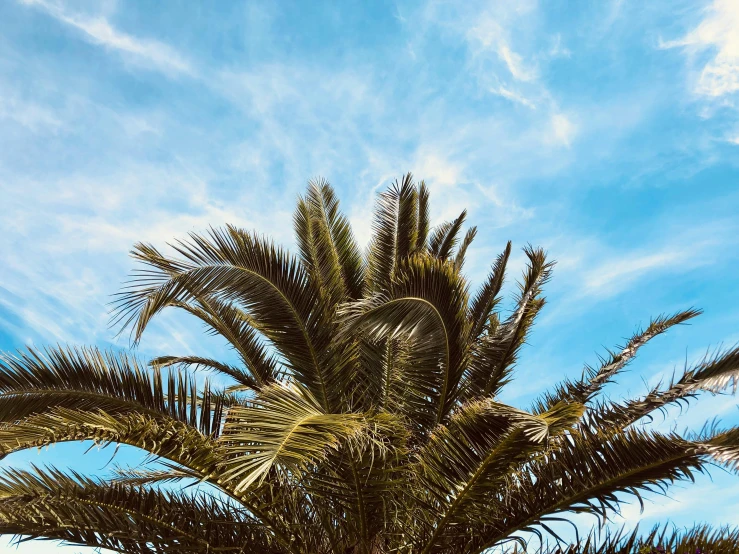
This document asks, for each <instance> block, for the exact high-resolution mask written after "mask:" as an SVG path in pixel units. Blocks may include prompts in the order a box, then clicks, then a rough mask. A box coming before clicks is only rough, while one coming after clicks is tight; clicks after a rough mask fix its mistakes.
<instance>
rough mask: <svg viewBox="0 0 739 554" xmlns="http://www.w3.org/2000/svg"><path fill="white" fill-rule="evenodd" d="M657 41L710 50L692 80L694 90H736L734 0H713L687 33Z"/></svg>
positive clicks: (738, 61)
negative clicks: (706, 58) (694, 78)
mask: <svg viewBox="0 0 739 554" xmlns="http://www.w3.org/2000/svg"><path fill="white" fill-rule="evenodd" d="M659 45H660V47H661V48H685V49H688V50H690V51H692V52H701V51H704V50H710V51H711V55H710V59H709V61H708V62H707V63H705V65H703V68H702V69H700V70H699V75H698V78H697V80H696V82H695V92H696V93H697V94H701V95H705V96H710V97H721V96H725V95H728V94H733V93H735V92H737V91H739V3H737V2H736V1H735V0H714V1H713V3H712V4H711V5H710V6H708V8H707V9H706V10H705V11H704V13H703V19H702V20H701V22H700V23H699V24H698V25H697V26H696V27H695V28H694V29H692V30H691V31H690V32H688V34H686V35H685V36H684V37H682V38H679V39H676V40H668V41H664V40H661V41H660V43H659Z"/></svg>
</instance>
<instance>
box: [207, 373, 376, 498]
mask: <svg viewBox="0 0 739 554" xmlns="http://www.w3.org/2000/svg"><path fill="white" fill-rule="evenodd" d="M367 425H368V424H367V419H366V417H365V416H364V415H363V414H358V413H335V414H334V413H326V412H325V410H324V409H323V408H322V407H321V405H320V404H319V403H318V402H317V401H316V399H315V398H313V397H312V396H310V394H309V393H307V392H306V391H302V390H299V389H298V388H296V387H291V386H283V385H272V386H270V387H266V388H263V389H262V390H261V391H260V392H259V393H258V394H257V396H256V397H255V398H254V400H252V401H251V402H250V405H249V406H244V407H234V408H232V409H231V410H230V411H229V414H228V420H227V421H226V426H225V428H224V431H223V435H222V437H221V443H222V445H223V448H224V451H225V452H226V453H227V454H228V455H229V456H228V458H227V459H226V460H224V462H223V464H222V466H223V472H222V479H224V481H227V482H228V483H230V484H231V486H232V487H233V488H234V490H235V491H236V492H242V491H246V490H247V489H248V488H249V487H250V486H251V485H252V484H254V483H261V482H263V481H264V479H265V478H266V476H267V475H268V474H269V472H270V471H271V470H273V469H275V468H280V469H282V470H287V471H291V472H296V471H302V470H305V469H306V468H307V467H308V466H310V465H311V464H315V463H317V462H318V461H320V460H322V459H324V458H325V457H326V455H327V454H328V452H329V450H332V449H333V450H335V449H337V448H339V446H341V445H342V444H343V443H345V442H346V441H348V440H351V439H358V438H359V437H360V436H361V435H362V434H363V433H364V432H365V431H367V429H368V427H367Z"/></svg>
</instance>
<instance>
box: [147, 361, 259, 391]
mask: <svg viewBox="0 0 739 554" xmlns="http://www.w3.org/2000/svg"><path fill="white" fill-rule="evenodd" d="M150 363H151V365H152V367H158V368H165V367H170V366H181V367H187V368H192V369H193V370H198V369H206V370H213V371H219V372H221V373H224V374H225V375H229V376H231V377H233V378H234V379H236V380H237V381H238V382H239V383H240V385H241V386H243V387H247V388H250V389H256V388H258V387H259V384H258V383H257V382H256V381H255V380H254V379H253V378H252V376H251V375H250V374H249V373H247V372H245V371H244V370H243V369H241V368H239V367H234V366H232V365H229V364H225V363H223V362H219V361H218V360H213V359H211V358H203V357H201V356H159V357H158V358H154V359H153V360H151V362H150Z"/></svg>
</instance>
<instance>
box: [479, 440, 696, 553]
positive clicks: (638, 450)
mask: <svg viewBox="0 0 739 554" xmlns="http://www.w3.org/2000/svg"><path fill="white" fill-rule="evenodd" d="M557 446H558V447H557V448H556V449H554V450H553V451H552V452H551V453H550V454H548V455H546V456H540V457H538V458H536V459H534V460H533V461H531V462H530V463H527V464H525V465H524V466H523V467H522V468H521V470H520V471H517V472H516V473H515V478H514V482H515V484H513V483H512V485H513V486H511V487H509V488H508V489H507V490H506V494H504V495H501V496H500V497H498V498H497V499H492V498H491V499H490V504H489V506H488V510H489V511H488V512H487V513H488V519H489V521H491V523H490V524H489V526H487V529H478V530H479V531H481V533H480V536H479V538H478V539H476V541H477V544H478V545H479V546H476V547H475V548H474V549H473V550H472V551H474V552H481V551H482V550H484V549H485V548H489V547H490V546H492V545H494V544H496V543H499V542H500V541H503V540H505V539H507V538H508V537H510V536H511V535H513V534H515V533H521V532H538V529H537V527H541V526H542V524H543V525H544V526H546V522H547V519H548V518H552V517H555V516H556V514H558V513H560V512H565V511H572V512H577V513H590V514H593V515H596V516H599V517H601V518H603V519H605V518H606V517H607V514H608V511H609V510H612V511H617V510H618V505H619V503H620V502H621V501H620V500H619V497H618V496H617V495H618V494H619V493H629V494H632V495H635V496H636V497H637V499H638V500H640V501H641V496H640V495H641V493H642V492H643V491H652V492H664V491H665V489H666V487H667V486H668V485H669V484H671V483H672V482H674V481H676V480H684V479H692V478H693V476H694V474H695V473H696V472H700V471H702V470H703V468H704V466H705V464H706V459H705V451H704V449H703V447H702V446H701V445H698V444H696V443H693V442H691V441H687V440H685V439H683V438H681V437H679V436H677V435H674V434H669V435H663V434H659V433H654V432H648V431H643V430H636V429H629V430H626V431H624V432H618V433H598V432H590V431H587V430H582V431H581V432H579V433H577V434H573V435H570V436H569V437H568V438H565V440H562V441H559V442H558V443H557ZM492 522H494V523H492ZM544 528H545V529H546V527H544Z"/></svg>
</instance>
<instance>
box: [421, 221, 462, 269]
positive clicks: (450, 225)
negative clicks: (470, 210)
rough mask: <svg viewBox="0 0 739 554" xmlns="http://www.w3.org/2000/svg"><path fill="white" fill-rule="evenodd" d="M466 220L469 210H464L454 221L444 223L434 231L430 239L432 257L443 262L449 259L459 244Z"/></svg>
mask: <svg viewBox="0 0 739 554" xmlns="http://www.w3.org/2000/svg"><path fill="white" fill-rule="evenodd" d="M465 219H467V210H463V211H462V213H461V214H460V215H459V217H457V219H455V220H454V221H449V222H447V223H442V224H441V225H439V226H438V227H436V228H435V229H434V232H433V233H431V237H430V239H429V252H430V253H431V255H432V256H434V257H435V258H438V259H440V260H442V261H446V260H448V259H449V257H450V256H451V255H452V252H453V251H454V247H455V246H457V243H458V242H459V232H460V231H461V230H462V225H464V221H465Z"/></svg>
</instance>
